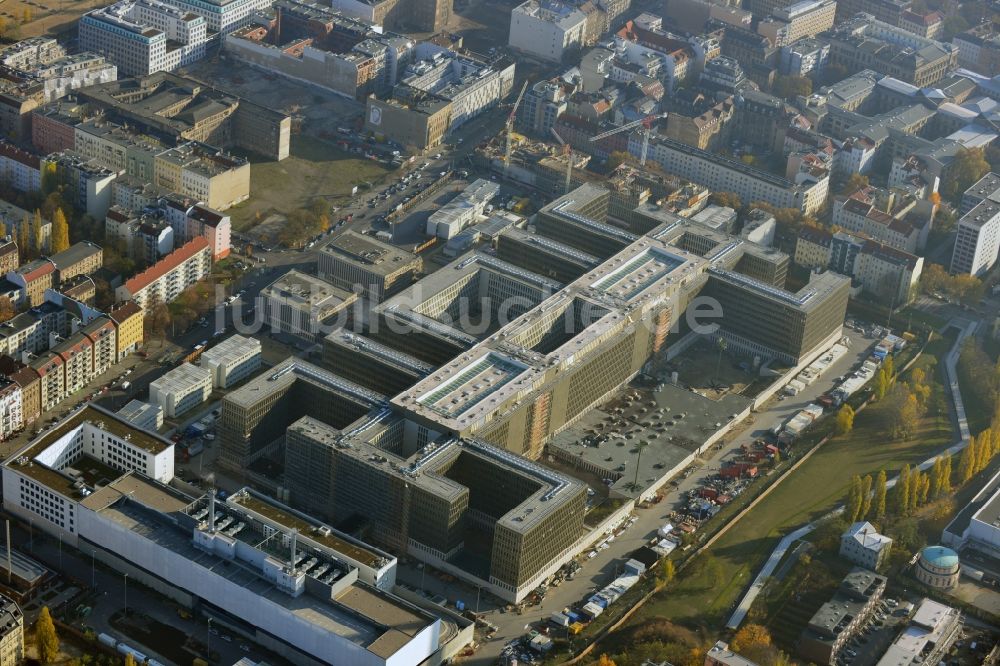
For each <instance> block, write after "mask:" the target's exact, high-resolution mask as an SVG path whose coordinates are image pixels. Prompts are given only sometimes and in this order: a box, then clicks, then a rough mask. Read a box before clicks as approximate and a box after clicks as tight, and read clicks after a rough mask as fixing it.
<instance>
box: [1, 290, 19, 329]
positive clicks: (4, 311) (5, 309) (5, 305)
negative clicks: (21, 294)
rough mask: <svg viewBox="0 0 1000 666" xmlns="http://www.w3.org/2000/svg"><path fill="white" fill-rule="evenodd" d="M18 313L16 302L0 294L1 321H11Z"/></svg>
mask: <svg viewBox="0 0 1000 666" xmlns="http://www.w3.org/2000/svg"><path fill="white" fill-rule="evenodd" d="M16 314H17V310H16V309H15V308H14V303H13V302H11V300H10V298H8V297H7V296H0V323H3V322H5V321H9V320H11V319H13V318H14V315H16Z"/></svg>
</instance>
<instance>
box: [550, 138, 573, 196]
mask: <svg viewBox="0 0 1000 666" xmlns="http://www.w3.org/2000/svg"><path fill="white" fill-rule="evenodd" d="M551 132H552V136H554V137H555V138H556V141H558V142H559V145H560V146H562V148H563V155H565V156H566V186H565V188H564V191H563V194H569V191H570V188H571V187H572V184H571V183H572V180H573V147H572V146H570V145H569V144H568V143H566V142H565V141H563V138H562V137H561V136H559V132H557V131H556V128H555V127H553V128H552V129H551Z"/></svg>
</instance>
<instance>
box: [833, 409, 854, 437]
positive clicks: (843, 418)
mask: <svg viewBox="0 0 1000 666" xmlns="http://www.w3.org/2000/svg"><path fill="white" fill-rule="evenodd" d="M853 429H854V408H853V407H851V406H850V405H848V404H847V403H844V404H843V405H841V407H840V409H839V410H838V411H837V433H838V434H840V435H846V434H847V433H849V432H851V430H853Z"/></svg>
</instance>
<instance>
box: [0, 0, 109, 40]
mask: <svg viewBox="0 0 1000 666" xmlns="http://www.w3.org/2000/svg"><path fill="white" fill-rule="evenodd" d="M105 4H107V3H105V2H100V1H99V0H4V1H3V2H0V18H2V19H3V21H4V26H5V28H4V30H3V36H4V39H5V41H16V40H18V39H25V38H27V37H38V36H39V35H45V34H49V35H56V34H59V33H62V32H67V31H69V30H74V29H75V28H76V23H77V21H79V20H80V16H82V15H83V14H85V13H86V12H89V11H90V10H91V9H94V8H96V7H100V6H102V5H105ZM26 11H27V16H26V15H25V12H26ZM28 17H30V20H28V21H25V20H24V19H25V18H28Z"/></svg>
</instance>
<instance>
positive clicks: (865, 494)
mask: <svg viewBox="0 0 1000 666" xmlns="http://www.w3.org/2000/svg"><path fill="white" fill-rule="evenodd" d="M871 509H872V475H871V474H865V478H863V479H862V480H861V515H860V516H859V517H858V520H864V519H866V518H867V517H868V512H869V511H871Z"/></svg>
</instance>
